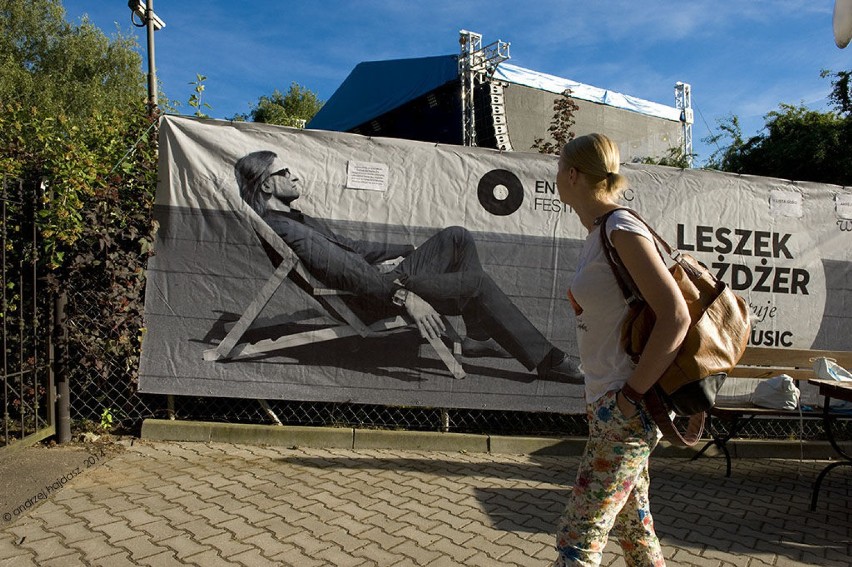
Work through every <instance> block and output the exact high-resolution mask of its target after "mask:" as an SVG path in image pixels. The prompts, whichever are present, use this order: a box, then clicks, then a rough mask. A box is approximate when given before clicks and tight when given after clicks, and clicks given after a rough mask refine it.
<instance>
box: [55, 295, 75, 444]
mask: <svg viewBox="0 0 852 567" xmlns="http://www.w3.org/2000/svg"><path fill="white" fill-rule="evenodd" d="M67 304H68V296H67V294H66V293H65V292H64V291H60V292H59V294H58V295H57V296H56V304H55V309H54V323H55V326H54V333H53V348H51V353H52V355H53V364H52V365H51V369H52V372H53V373H54V380H55V384H56V440H57V442H58V443H68V442H69V441H71V391H70V388H69V387H68V367H67V358H68V357H67V350H66V349H67V345H68V333H67V328H66V327H65V306H66V305H67Z"/></svg>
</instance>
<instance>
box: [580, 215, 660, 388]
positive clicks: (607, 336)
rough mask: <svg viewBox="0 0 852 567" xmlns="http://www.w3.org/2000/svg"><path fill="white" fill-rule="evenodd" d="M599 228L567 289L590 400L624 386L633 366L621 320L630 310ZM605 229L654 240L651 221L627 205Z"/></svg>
mask: <svg viewBox="0 0 852 567" xmlns="http://www.w3.org/2000/svg"><path fill="white" fill-rule="evenodd" d="M600 229H601V227H600V226H596V227H595V228H594V229H593V230H592V231H591V232H590V233H589V235H588V236H587V237H586V241H585V243H584V244H583V249H582V251H581V252H580V258H579V260H578V261H577V270H576V272H575V274H574V279H573V281H572V282H571V289H570V290H569V294H570V296H571V299H572V301H573V303H574V309H575V312H577V343H578V346H579V349H580V361H581V363H582V367H583V372H584V373H585V375H586V381H585V386H586V403H593V402H595V401H597V400H598V399H599V398H600V397H601V396H603V395H604V394H605V393H607V392H608V391H610V390H615V389H618V388H620V387H621V386H622V385H623V384H624V383H625V382H626V381H627V379H628V378H629V377H630V375H631V374H632V373H633V368H634V364H633V362H632V361H631V360H630V357H628V356H627V354H626V353H625V352H624V350H623V349H622V348H621V325H622V322H623V321H624V318H625V317H626V316H627V301H626V300H625V299H624V294H623V293H622V292H621V288H619V287H618V282H617V281H616V279H615V276H614V275H613V273H612V268H610V266H609V263H608V262H607V260H606V256H604V251H603V245H602V244H601V235H600ZM606 229H607V235H609V236H610V239H611V238H612V233H613V232H614V231H616V230H624V231H627V232H633V233H636V234H640V235H642V236H644V237H645V238H647V239H648V240H650V241H651V242H654V237H653V236H652V235H651V233H650V232H649V231H648V227H646V226H645V225H644V224H643V223H642V222H641V221H639V220H638V219H637V218H636V217H634V216H633V215H631V214H630V213H629V212H627V211H624V210H619V211H616V212H615V213H613V214H612V215H610V217H609V219H607V226H606ZM610 241H611V240H610Z"/></svg>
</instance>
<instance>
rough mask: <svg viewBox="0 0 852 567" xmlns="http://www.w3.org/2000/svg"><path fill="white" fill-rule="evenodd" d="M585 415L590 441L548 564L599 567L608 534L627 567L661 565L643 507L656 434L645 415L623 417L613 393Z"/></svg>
mask: <svg viewBox="0 0 852 567" xmlns="http://www.w3.org/2000/svg"><path fill="white" fill-rule="evenodd" d="M587 412H588V419H589V441H588V443H587V444H586V449H585V451H584V454H583V458H582V460H581V462H580V468H579V470H578V471H577V481H576V482H575V484H574V488H573V490H572V492H571V496H570V500H569V502H568V505H567V506H566V507H565V511H564V512H563V514H562V517H561V518H560V520H559V524H558V527H557V533H556V549H557V551H558V552H559V557H558V558H557V560H556V561H555V562H554V564H553V565H554V567H562V566H567V565H581V566H593V565H600V563H601V557H602V555H603V553H602V552H603V548H604V546H605V545H606V542H607V539H608V538H609V534H610V532H612V534H613V536H614V537H615V538H617V540H618V543H619V545H621V548H622V549H623V550H624V560H625V562H626V563H627V565H628V566H631V567H633V566H664V565H665V564H666V562H665V559H664V558H663V552H662V549H660V542H659V540H658V539H657V536H656V534H655V533H654V521H653V519H652V518H651V509H650V507H649V502H648V487H649V485H650V477H649V476H648V457H649V456H650V454H651V451H653V450H654V447H656V445H657V442H658V441H659V439H660V431H659V429H658V428H657V426H656V425H655V424H654V423H653V421H652V420H651V418H650V417H648V414H647V413H646V412H645V411H644V410H643V411H640V412H639V413H638V414H637V415H636V416H634V417H632V418H630V419H627V418H626V417H624V414H623V413H621V410H620V409H619V408H618V405H617V404H616V392H615V391H612V392H608V393H607V394H605V395H604V396H603V397H602V398H601V399H600V400H598V401H596V402H594V403H592V404H589V406H588V408H587Z"/></svg>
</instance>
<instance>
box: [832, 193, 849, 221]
mask: <svg viewBox="0 0 852 567" xmlns="http://www.w3.org/2000/svg"><path fill="white" fill-rule="evenodd" d="M834 210H835V211H836V212H837V218H838V219H843V220H852V195H844V194H841V193H838V194H837V195H835V196H834Z"/></svg>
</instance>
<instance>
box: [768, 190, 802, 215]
mask: <svg viewBox="0 0 852 567" xmlns="http://www.w3.org/2000/svg"><path fill="white" fill-rule="evenodd" d="M802 202H803V199H802V194H801V193H795V192H793V191H779V190H775V191H770V192H769V214H771V215H772V216H773V217H792V218H796V219H800V218H802V217H803V216H804V214H805V213H804V210H803V208H802Z"/></svg>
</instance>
